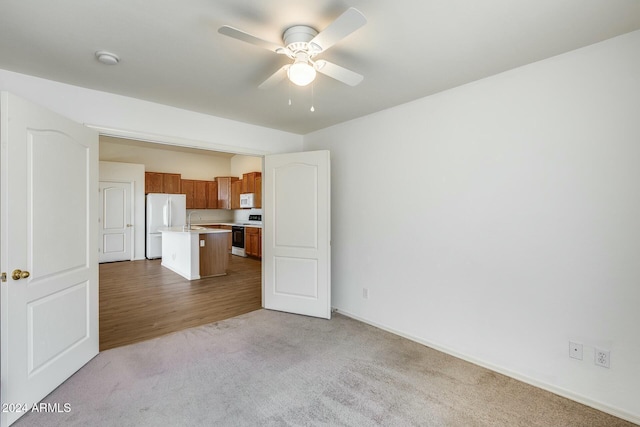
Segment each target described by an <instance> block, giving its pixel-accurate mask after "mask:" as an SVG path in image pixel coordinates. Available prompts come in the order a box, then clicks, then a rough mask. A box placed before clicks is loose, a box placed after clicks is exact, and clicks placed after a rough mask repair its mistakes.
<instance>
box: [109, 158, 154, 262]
mask: <svg viewBox="0 0 640 427" xmlns="http://www.w3.org/2000/svg"><path fill="white" fill-rule="evenodd" d="M99 168H100V172H99V176H100V178H99V179H100V181H115V182H133V192H134V204H133V227H134V228H133V257H134V259H144V255H145V204H144V165H136V164H132V163H117V162H100V166H99Z"/></svg>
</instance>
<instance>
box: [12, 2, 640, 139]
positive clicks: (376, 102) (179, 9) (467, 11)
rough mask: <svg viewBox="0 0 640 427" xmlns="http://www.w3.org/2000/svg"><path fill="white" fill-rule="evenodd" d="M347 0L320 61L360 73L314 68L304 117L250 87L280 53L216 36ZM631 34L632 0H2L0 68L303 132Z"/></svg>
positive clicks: (330, 15)
mask: <svg viewBox="0 0 640 427" xmlns="http://www.w3.org/2000/svg"><path fill="white" fill-rule="evenodd" d="M350 6H353V7H356V8H357V9H359V10H360V11H361V12H362V13H363V14H364V15H365V16H366V17H367V20H368V23H367V24H366V25H365V26H364V27H362V28H361V29H359V30H357V31H356V32H354V33H353V34H351V35H350V36H348V37H347V38H345V39H344V40H342V41H341V42H340V43H338V44H336V45H335V46H333V47H332V48H331V49H329V50H328V51H327V52H326V53H323V54H322V55H320V56H319V57H318V58H321V59H326V60H328V61H331V62H334V63H336V64H339V65H342V66H344V67H346V68H349V69H351V70H353V71H356V72H358V73H360V74H363V75H364V81H363V82H362V83H361V84H360V85H359V86H356V87H349V86H346V85H344V84H341V83H338V82H336V81H335V80H332V79H331V78H329V77H326V76H323V75H319V76H318V78H317V79H316V82H315V83H314V105H315V112H313V113H312V112H310V111H309V107H310V106H311V87H306V88H298V87H295V86H292V87H291V88H290V86H289V85H288V84H287V82H286V81H285V82H283V83H281V84H280V85H278V86H276V87H275V88H272V89H270V90H267V91H265V90H260V89H258V85H259V84H260V83H261V82H262V81H263V80H264V79H266V78H267V77H268V76H269V75H271V74H272V73H273V72H275V71H276V70H277V69H278V68H279V67H281V66H282V65H284V64H285V63H286V62H287V58H286V57H284V56H283V55H276V54H274V53H271V52H269V51H267V50H264V49H261V48H258V47H255V46H252V45H249V44H246V43H242V42H240V41H237V40H234V39H231V38H229V37H225V36H222V35H220V34H218V32H217V29H218V28H219V27H220V26H222V25H225V24H226V25H231V26H234V27H237V28H240V29H242V30H244V31H247V32H249V33H251V34H253V35H255V36H258V37H261V38H263V39H266V40H270V41H274V42H277V43H281V36H282V33H283V31H284V30H285V29H286V28H288V27H289V26H291V25H294V24H308V25H311V26H313V27H315V28H316V29H317V30H320V31H321V30H322V29H323V28H325V27H326V26H327V25H328V24H329V23H331V22H332V21H333V20H334V19H335V18H336V17H337V16H339V15H340V14H341V13H342V12H343V11H344V10H346V9H347V8H348V7H350ZM638 29H640V1H639V0H394V1H384V0H375V1H372V0H368V1H367V0H350V1H342V0H263V1H257V0H182V1H175V0H128V1H104V0H65V1H62V2H56V1H51V0H2V1H0V68H2V69H6V70H10V71H16V72H19V73H24V74H30V75H34V76H39V77H44V78H47V79H50V80H55V81H60V82H64V83H69V84H73V85H77V86H82V87H87V88H92V89H97V90H102V91H106V92H111V93H116V94H121V95H127V96H131V97H135V98H141V99H145V100H149V101H154V102H158V103H161V104H167V105H172V106H176V107H180V108H184V109H188V110H193V111H198V112H202V113H207V114H212V115H215V116H219V117H226V118H230V119H233V120H238V121H242V122H247V123H253V124H256V125H261V126H266V127H270V128H275V129H281V130H285V131H289V132H294V133H298V134H305V133H308V132H311V131H314V130H317V129H321V128H324V127H327V126H331V125H333V124H336V123H340V122H343V121H346V120H350V119H353V118H356V117H360V116H363V115H366V114H370V113H373V112H375V111H379V110H382V109H386V108H389V107H392V106H395V105H398V104H402V103H405V102H408V101H411V100H414V99H417V98H421V97H424V96H427V95H430V94H433V93H436V92H440V91H442V90H446V89H449V88H452V87H455V86H459V85H462V84H465V83H468V82H471V81H474V80H478V79H481V78H484V77H487V76H490V75H493V74H496V73H500V72H502V71H505V70H509V69H512V68H514V67H518V66H521V65H524V64H528V63H531V62H535V61H538V60H541V59H544V58H549V57H551V56H554V55H558V54H560V53H563V52H567V51H570V50H573V49H576V48H580V47H583V46H587V45H589V44H593V43H596V42H599V41H602V40H605V39H608V38H611V37H614V36H617V35H620V34H624V33H627V32H630V31H634V30H638ZM98 50H108V51H112V52H114V53H116V54H118V55H119V56H120V58H121V62H120V64H119V65H117V66H105V65H102V64H100V63H99V62H97V61H96V59H95V56H94V52H96V51H98ZM289 93H291V98H292V101H293V105H291V106H289V105H288V102H287V101H288V99H289Z"/></svg>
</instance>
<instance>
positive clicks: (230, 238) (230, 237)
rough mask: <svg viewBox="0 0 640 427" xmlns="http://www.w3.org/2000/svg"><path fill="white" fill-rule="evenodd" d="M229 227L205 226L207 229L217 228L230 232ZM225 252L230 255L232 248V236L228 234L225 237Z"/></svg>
mask: <svg viewBox="0 0 640 427" xmlns="http://www.w3.org/2000/svg"><path fill="white" fill-rule="evenodd" d="M231 227H232V226H231V225H207V228H219V229H222V230H229V231H231ZM227 240H228V241H227V252H228V253H231V247H232V246H233V235H232V234H231V233H229V235H228V237H227Z"/></svg>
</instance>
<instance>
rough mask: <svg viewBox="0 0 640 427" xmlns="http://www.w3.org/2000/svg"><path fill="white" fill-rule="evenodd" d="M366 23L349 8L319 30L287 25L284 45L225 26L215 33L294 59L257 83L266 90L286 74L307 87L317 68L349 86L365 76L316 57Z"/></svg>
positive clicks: (364, 19) (292, 80) (297, 83)
mask: <svg viewBox="0 0 640 427" xmlns="http://www.w3.org/2000/svg"><path fill="white" fill-rule="evenodd" d="M366 23H367V19H366V18H365V17H364V15H363V14H362V13H361V12H360V11H359V10H357V9H355V8H353V7H351V8H349V9H347V10H346V11H345V12H343V13H342V15H340V16H339V17H338V18H337V19H336V20H335V21H333V22H332V23H331V24H329V26H328V27H327V28H325V29H324V30H323V31H321V32H318V31H316V30H315V29H314V28H312V27H310V26H307V25H295V26H293V27H289V28H287V30H286V31H285V32H284V34H283V35H282V41H283V42H284V46H281V45H279V44H276V43H272V42H269V41H266V40H263V39H261V38H258V37H256V36H253V35H251V34H249V33H246V32H244V31H242V30H239V29H237V28H234V27H230V26H228V25H224V26H222V27H220V28H219V29H218V32H219V33H220V34H223V35H225V36H229V37H233V38H234V39H238V40H241V41H243V42H247V43H251V44H253V45H256V46H259V47H262V48H265V49H268V50H270V51H272V52H275V53H277V54H280V55H286V56H288V57H289V58H290V59H292V60H293V62H292V63H290V64H287V65H284V66H283V67H281V68H280V69H279V70H278V71H276V72H275V73H274V74H272V75H271V77H269V78H268V79H266V80H265V81H264V82H262V83H261V84H260V86H258V87H259V88H260V89H269V88H271V87H273V86H275V85H276V84H277V83H279V82H280V81H282V80H284V78H285V77H288V78H289V80H291V82H292V83H294V84H296V85H298V86H306V85H308V84H309V83H311V82H312V81H313V80H314V79H315V77H316V71H317V72H319V73H322V74H324V75H326V76H329V77H331V78H334V79H336V80H338V81H340V82H342V83H345V84H348V85H349V86H356V85H358V84H359V83H360V82H361V81H362V79H363V78H364V77H363V76H362V75H360V74H358V73H356V72H353V71H351V70H348V69H346V68H344V67H341V66H339V65H336V64H334V63H331V62H329V61H325V60H323V59H318V60H316V59H315V57H316V56H317V55H319V54H321V53H322V52H324V51H326V50H327V49H329V48H330V47H331V46H333V45H334V44H336V43H337V42H339V41H340V40H342V39H343V38H345V37H346V36H348V35H349V34H351V33H353V32H354V31H355V30H357V29H358V28H360V27H362V26H363V25H364V24H366Z"/></svg>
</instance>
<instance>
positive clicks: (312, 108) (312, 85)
mask: <svg viewBox="0 0 640 427" xmlns="http://www.w3.org/2000/svg"><path fill="white" fill-rule="evenodd" d="M314 86H315V84H314V83H313V82H311V108H310V109H309V110H310V111H311V112H312V113H313V112H314V111H316V109H315V108H314V107H313V87H314Z"/></svg>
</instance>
